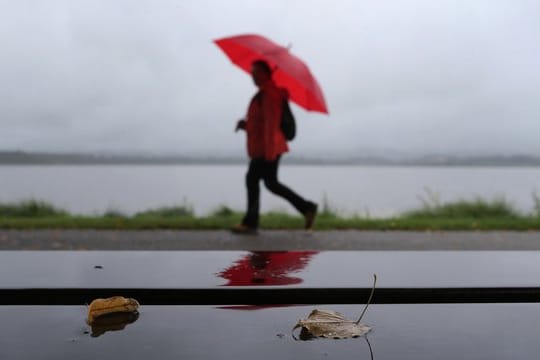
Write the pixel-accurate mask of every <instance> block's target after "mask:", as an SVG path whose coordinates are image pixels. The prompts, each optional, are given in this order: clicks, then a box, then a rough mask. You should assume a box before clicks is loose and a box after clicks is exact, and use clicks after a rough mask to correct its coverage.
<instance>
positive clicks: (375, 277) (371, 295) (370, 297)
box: [356, 274, 377, 324]
mask: <svg viewBox="0 0 540 360" xmlns="http://www.w3.org/2000/svg"><path fill="white" fill-rule="evenodd" d="M375 285H377V274H373V287H372V288H371V294H369V299H368V301H367V303H366V306H365V307H364V310H363V311H362V314H360V317H359V318H358V320H357V321H356V324H360V320H362V317H363V316H364V314H365V313H366V310H367V308H368V306H369V304H371V299H373V294H374V293H375Z"/></svg>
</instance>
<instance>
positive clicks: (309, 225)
mask: <svg viewBox="0 0 540 360" xmlns="http://www.w3.org/2000/svg"><path fill="white" fill-rule="evenodd" d="M312 204H313V206H312V207H311V209H310V210H308V211H306V213H305V214H304V218H305V224H304V229H306V230H312V229H313V224H314V223H315V218H316V217H317V204H315V203H312Z"/></svg>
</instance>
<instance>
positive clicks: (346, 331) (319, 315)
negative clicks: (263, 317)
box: [293, 274, 377, 340]
mask: <svg viewBox="0 0 540 360" xmlns="http://www.w3.org/2000/svg"><path fill="white" fill-rule="evenodd" d="M376 284H377V275H375V274H374V275H373V288H372V289H371V293H370V295H369V299H368V301H367V303H366V306H365V307H364V310H363V311H362V314H361V315H360V317H359V319H358V320H357V321H352V320H349V319H347V318H346V317H345V316H343V315H342V314H341V313H339V312H336V311H330V310H319V309H315V310H313V311H311V313H310V314H309V316H308V317H307V318H306V319H301V320H299V321H298V323H297V324H296V325H295V326H294V328H293V337H294V330H296V329H298V328H301V332H300V339H302V340H306V339H309V338H312V337H323V338H331V339H346V338H351V337H359V336H364V335H366V334H367V333H368V332H370V331H371V327H369V326H367V325H364V324H361V323H360V320H362V317H363V316H364V314H365V312H366V310H367V308H368V306H369V304H370V303H371V299H372V298H373V293H374V292H375V285H376ZM295 339H296V337H295Z"/></svg>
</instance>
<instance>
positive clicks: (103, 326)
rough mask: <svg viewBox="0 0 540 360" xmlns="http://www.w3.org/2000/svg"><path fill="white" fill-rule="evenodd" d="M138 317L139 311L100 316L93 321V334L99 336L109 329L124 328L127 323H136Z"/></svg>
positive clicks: (117, 329)
mask: <svg viewBox="0 0 540 360" xmlns="http://www.w3.org/2000/svg"><path fill="white" fill-rule="evenodd" d="M138 318H139V313H138V312H123V313H112V314H107V315H103V316H100V317H99V318H96V319H95V320H94V321H93V322H92V325H91V328H92V334H91V336H92V337H98V336H101V335H103V334H105V333H106V332H107V331H119V330H124V328H125V327H126V326H127V325H129V324H132V323H134V322H135V321H137V319H138Z"/></svg>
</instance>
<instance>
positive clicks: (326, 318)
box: [293, 309, 371, 339]
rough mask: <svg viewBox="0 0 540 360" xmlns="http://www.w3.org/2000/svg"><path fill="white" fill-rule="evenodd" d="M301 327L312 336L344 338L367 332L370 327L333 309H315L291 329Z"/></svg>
mask: <svg viewBox="0 0 540 360" xmlns="http://www.w3.org/2000/svg"><path fill="white" fill-rule="evenodd" d="M298 328H302V330H304V329H305V330H306V331H307V332H308V333H309V334H311V335H312V336H314V337H324V338H331V339H346V338H351V337H359V336H363V335H365V334H367V333H368V332H369V331H370V330H371V328H370V327H369V326H367V325H364V324H357V323H356V322H354V321H352V320H349V319H347V318H345V316H343V315H342V314H340V313H338V312H335V311H328V310H319V309H315V310H313V311H312V312H311V314H309V316H308V317H307V319H301V320H300V321H298V323H297V324H296V325H295V327H294V328H293V330H295V329H298Z"/></svg>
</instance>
